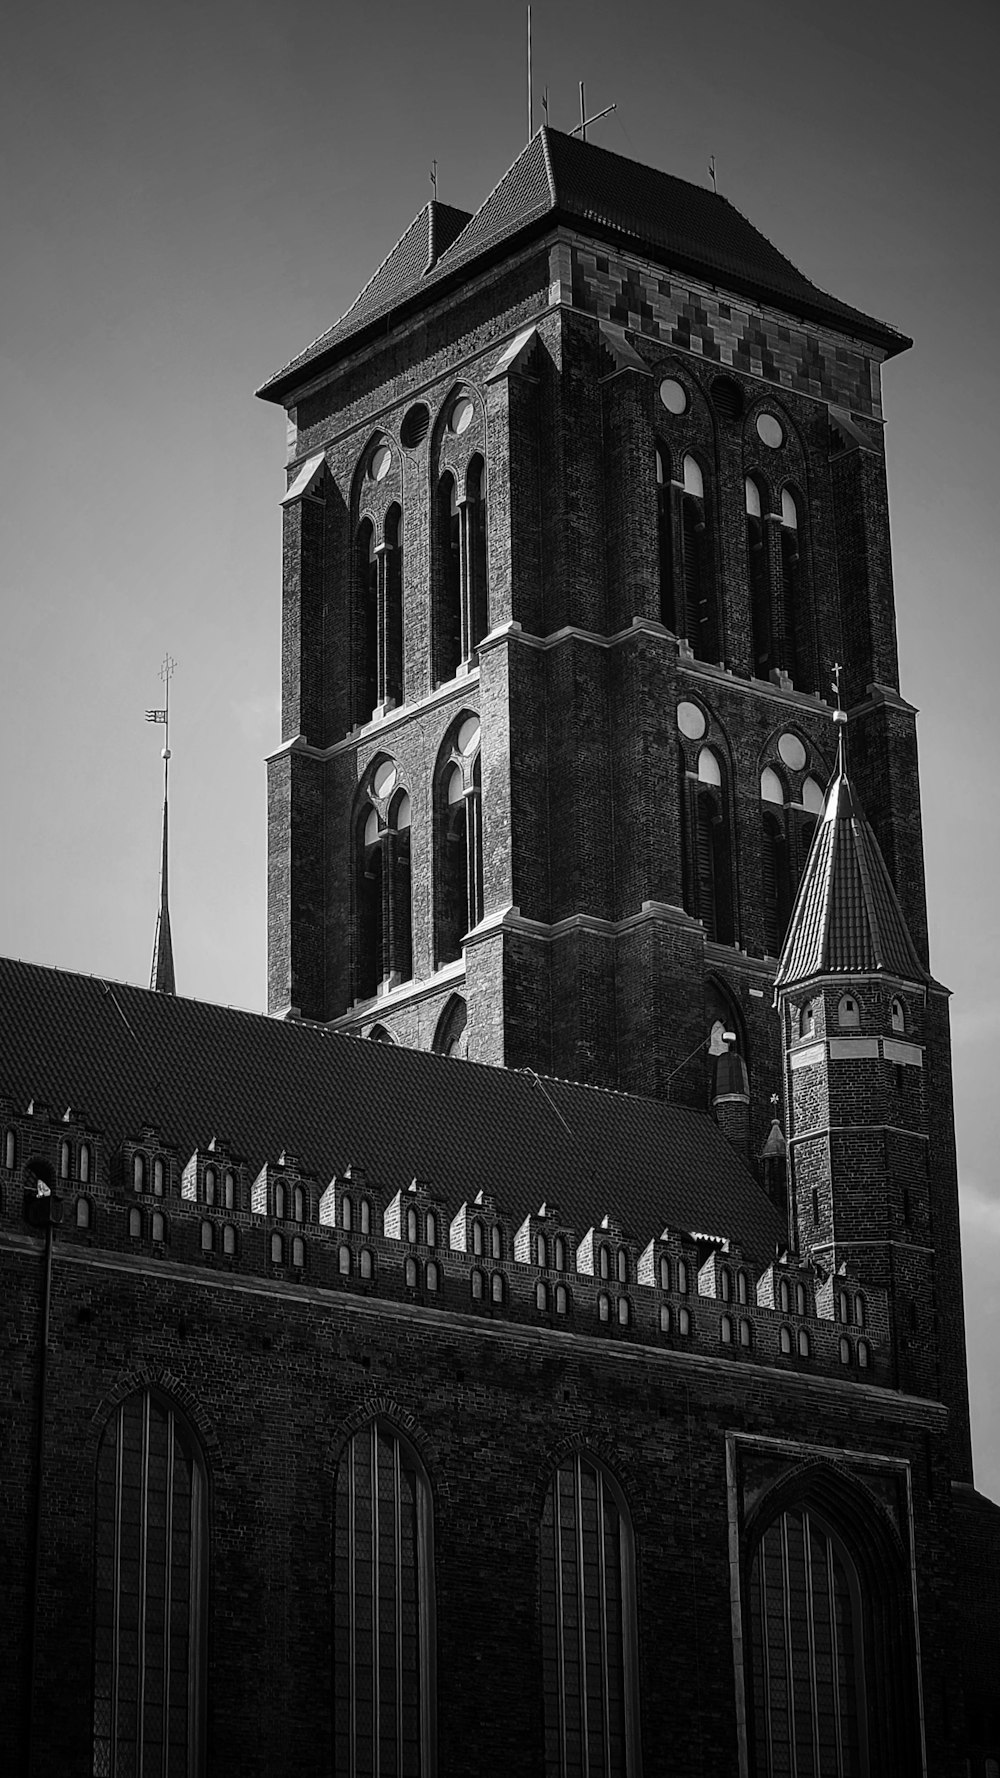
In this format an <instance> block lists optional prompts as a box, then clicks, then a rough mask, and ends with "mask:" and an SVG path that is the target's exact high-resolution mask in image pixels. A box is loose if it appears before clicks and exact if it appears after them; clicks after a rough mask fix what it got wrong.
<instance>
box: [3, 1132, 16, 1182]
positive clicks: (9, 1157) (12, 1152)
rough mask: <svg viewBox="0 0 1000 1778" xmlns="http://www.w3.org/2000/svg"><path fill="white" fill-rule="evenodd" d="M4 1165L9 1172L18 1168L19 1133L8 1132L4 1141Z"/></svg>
mask: <svg viewBox="0 0 1000 1778" xmlns="http://www.w3.org/2000/svg"><path fill="white" fill-rule="evenodd" d="M3 1164H4V1166H5V1167H6V1168H7V1171H8V1172H12V1171H13V1169H14V1168H15V1167H16V1166H17V1131H16V1130H8V1131H7V1132H6V1133H5V1135H4V1139H3Z"/></svg>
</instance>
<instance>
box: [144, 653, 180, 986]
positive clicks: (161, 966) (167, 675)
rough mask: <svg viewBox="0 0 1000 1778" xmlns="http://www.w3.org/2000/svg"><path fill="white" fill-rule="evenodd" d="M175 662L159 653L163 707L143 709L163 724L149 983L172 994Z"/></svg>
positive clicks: (168, 656) (151, 718)
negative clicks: (170, 803)
mask: <svg viewBox="0 0 1000 1778" xmlns="http://www.w3.org/2000/svg"><path fill="white" fill-rule="evenodd" d="M176 666H177V662H176V661H175V660H172V659H171V657H170V655H169V654H165V655H164V657H163V665H162V667H161V668H160V678H161V679H162V680H163V709H162V710H147V711H146V721H147V722H160V723H162V724H163V731H164V733H163V753H162V756H161V757H162V759H163V847H162V851H161V853H160V907H159V911H158V913H157V916H156V936H155V938H154V940H153V967H152V969H151V971H150V977H149V985H150V987H151V988H152V989H153V990H154V992H156V993H158V994H175V993H176V992H177V989H176V986H175V983H174V949H173V945H172V943H171V939H170V906H169V901H168V897H167V793H168V789H169V783H170V779H169V773H170V681H171V679H172V678H173V675H174V669H175V667H176Z"/></svg>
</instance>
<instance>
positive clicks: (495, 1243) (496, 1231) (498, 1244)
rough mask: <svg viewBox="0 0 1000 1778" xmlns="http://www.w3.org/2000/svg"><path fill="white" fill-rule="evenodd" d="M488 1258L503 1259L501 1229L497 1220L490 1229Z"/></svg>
mask: <svg viewBox="0 0 1000 1778" xmlns="http://www.w3.org/2000/svg"><path fill="white" fill-rule="evenodd" d="M490 1258H491V1259H503V1230H502V1228H501V1227H500V1224H499V1223H498V1222H495V1223H494V1224H493V1227H492V1228H491V1229H490Z"/></svg>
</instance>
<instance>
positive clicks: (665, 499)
mask: <svg viewBox="0 0 1000 1778" xmlns="http://www.w3.org/2000/svg"><path fill="white" fill-rule="evenodd" d="M671 500H672V484H671V479H670V459H669V457H668V455H667V451H666V447H665V446H664V445H661V444H658V445H657V447H656V541H657V551H658V555H659V565H660V622H661V624H664V625H665V626H666V628H667V629H668V630H676V628H677V624H678V616H677V601H676V599H675V597H674V563H673V524H672V522H671V510H670V508H671Z"/></svg>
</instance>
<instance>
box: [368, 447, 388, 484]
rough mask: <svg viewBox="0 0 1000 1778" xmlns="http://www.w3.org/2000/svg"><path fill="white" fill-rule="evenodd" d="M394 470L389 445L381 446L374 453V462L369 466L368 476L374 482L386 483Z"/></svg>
mask: <svg viewBox="0 0 1000 1778" xmlns="http://www.w3.org/2000/svg"><path fill="white" fill-rule="evenodd" d="M391 468H392V452H391V451H390V449H389V446H388V445H387V444H380V445H378V446H377V448H376V449H375V450H374V451H373V452H372V460H371V462H370V463H369V465H368V474H369V475H370V476H371V478H372V481H373V482H382V481H385V478H386V476H387V475H388V473H389V471H390V469H391Z"/></svg>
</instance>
